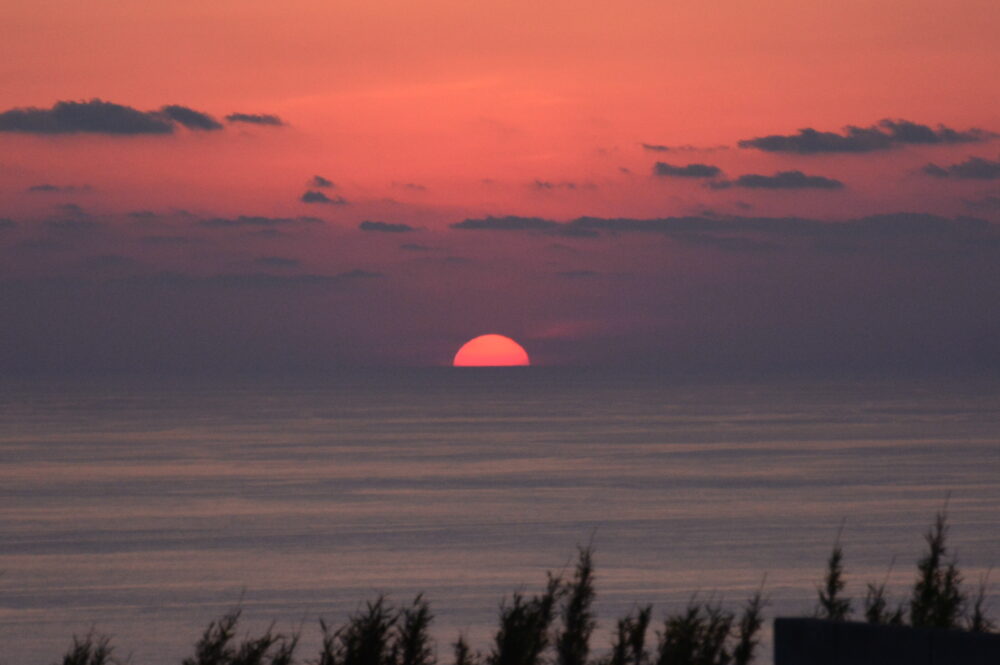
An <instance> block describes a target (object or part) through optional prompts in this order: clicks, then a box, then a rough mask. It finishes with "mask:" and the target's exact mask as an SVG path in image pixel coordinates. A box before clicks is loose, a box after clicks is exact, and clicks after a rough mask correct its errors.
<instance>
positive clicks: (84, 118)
mask: <svg viewBox="0 0 1000 665" xmlns="http://www.w3.org/2000/svg"><path fill="white" fill-rule="evenodd" d="M178 126H181V127H185V128H187V129H190V130H195V131H213V130H218V129H222V124H221V123H219V122H218V121H217V120H216V119H215V118H213V117H212V116H210V115H208V114H207V113H203V112H201V111H196V110H194V109H191V108H188V107H186V106H180V105H178V104H169V105H166V106H163V107H162V108H160V109H159V110H157V111H140V110H138V109H135V108H133V107H131V106H125V105H123V104H115V103H114V102H106V101H104V100H101V99H97V98H95V99H91V100H89V101H59V102H56V103H55V104H53V105H52V107H51V108H47V109H45V108H37V107H27V108H14V109H8V110H7V111H3V112H2V113H0V131H2V132H20V133H24V134H109V135H117V136H134V135H142V134H153V135H163V134H173V133H174V131H175V130H176V128H177V127H178Z"/></svg>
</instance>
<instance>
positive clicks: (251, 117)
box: [226, 113, 285, 127]
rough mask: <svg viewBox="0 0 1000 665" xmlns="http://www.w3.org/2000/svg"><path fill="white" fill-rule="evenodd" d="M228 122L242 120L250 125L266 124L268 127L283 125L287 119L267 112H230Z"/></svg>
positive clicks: (227, 117)
mask: <svg viewBox="0 0 1000 665" xmlns="http://www.w3.org/2000/svg"><path fill="white" fill-rule="evenodd" d="M226 122H231V123H232V122H242V123H245V124H248V125H264V126H266V127H283V126H284V125H285V121H284V120H282V119H281V118H279V117H278V116H276V115H270V114H267V113H230V114H229V115H227V116H226Z"/></svg>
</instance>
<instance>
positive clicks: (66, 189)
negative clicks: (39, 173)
mask: <svg viewBox="0 0 1000 665" xmlns="http://www.w3.org/2000/svg"><path fill="white" fill-rule="evenodd" d="M24 191H26V192H29V193H32V194H56V193H63V194H71V193H75V192H89V191H91V187H90V185H81V186H79V187H77V186H76V185H52V184H49V183H42V184H40V185H32V186H31V187H28V188H27V189H26V190H24Z"/></svg>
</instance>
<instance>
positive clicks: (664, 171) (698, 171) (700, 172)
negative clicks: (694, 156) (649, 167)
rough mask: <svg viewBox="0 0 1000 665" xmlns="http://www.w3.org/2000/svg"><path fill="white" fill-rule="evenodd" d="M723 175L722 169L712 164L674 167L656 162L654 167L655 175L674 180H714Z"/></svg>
mask: <svg viewBox="0 0 1000 665" xmlns="http://www.w3.org/2000/svg"><path fill="white" fill-rule="evenodd" d="M721 173H722V169H720V168H719V167H718V166H712V165H711V164H688V165H686V166H674V165H672V164H667V163H666V162H656V164H654V165H653V175H657V176H664V177H672V178H714V177H715V176H717V175H720V174H721Z"/></svg>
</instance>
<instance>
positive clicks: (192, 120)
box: [160, 104, 222, 131]
mask: <svg viewBox="0 0 1000 665" xmlns="http://www.w3.org/2000/svg"><path fill="white" fill-rule="evenodd" d="M160 110H161V111H162V113H163V114H164V115H165V116H167V117H168V118H170V119H171V120H173V121H174V122H176V123H178V124H180V125H183V126H184V127H187V128H188V129H193V130H196V131H215V130H219V129H222V123H221V122H219V121H218V120H216V119H215V118H213V117H212V116H210V115H208V114H207V113H202V112H201V111H195V110H194V109H190V108H188V107H186V106H179V105H177V104H169V105H167V106H164V107H163V108H162V109H160Z"/></svg>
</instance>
